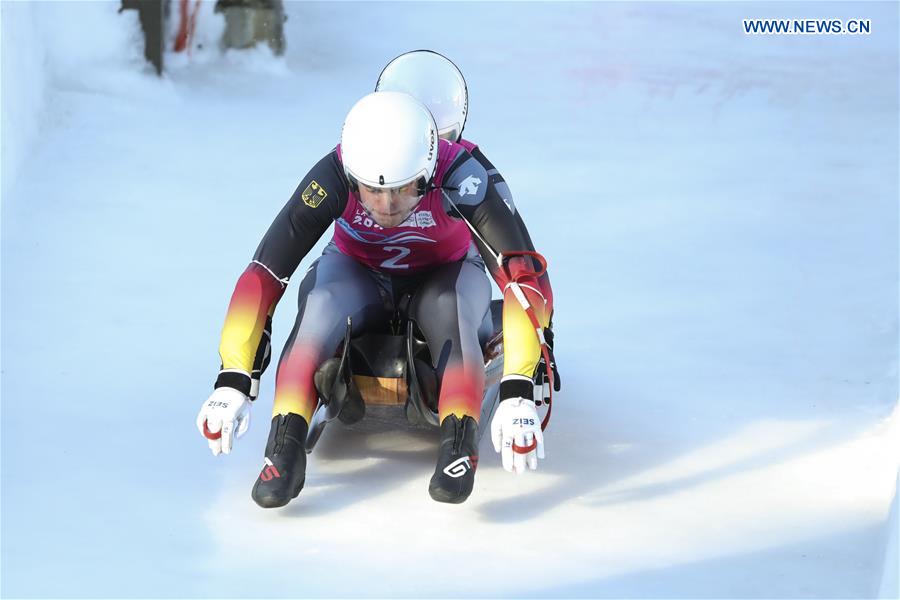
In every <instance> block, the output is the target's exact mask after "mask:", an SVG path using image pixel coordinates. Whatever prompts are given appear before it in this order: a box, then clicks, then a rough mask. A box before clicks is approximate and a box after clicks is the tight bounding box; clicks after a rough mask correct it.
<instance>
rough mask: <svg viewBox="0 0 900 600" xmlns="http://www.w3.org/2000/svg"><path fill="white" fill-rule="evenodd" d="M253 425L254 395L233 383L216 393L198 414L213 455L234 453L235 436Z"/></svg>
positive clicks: (203, 434)
mask: <svg viewBox="0 0 900 600" xmlns="http://www.w3.org/2000/svg"><path fill="white" fill-rule="evenodd" d="M248 427H250V399H249V398H248V397H247V396H245V395H244V394H243V393H241V392H239V391H237V390H236V389H234V388H230V387H220V388H216V390H215V391H214V392H213V393H212V395H211V396H210V397H209V399H208V400H206V402H204V403H203V406H202V407H201V408H200V414H199V415H197V429H198V430H200V435H202V436H203V437H205V438H206V440H207V441H208V442H209V449H210V450H212V453H213V456H218V455H219V454H220V453H223V452H224V453H225V454H230V453H231V448H232V446H233V445H234V440H235V439H237V438H239V437H241V436H242V435H244V432H246V431H247V428H248Z"/></svg>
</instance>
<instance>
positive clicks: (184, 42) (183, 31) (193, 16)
mask: <svg viewBox="0 0 900 600" xmlns="http://www.w3.org/2000/svg"><path fill="white" fill-rule="evenodd" d="M190 3H191V0H178V12H179V16H180V18H181V20H180V22H179V23H178V35H176V36H175V52H183V51H184V50H185V48H186V49H187V51H188V54H190V53H191V42H192V41H193V39H194V29H196V27H197V13H198V12H200V0H195V2H194V10H192V11H189V10H188V9H189V8H190V7H189V6H188V5H189V4H190Z"/></svg>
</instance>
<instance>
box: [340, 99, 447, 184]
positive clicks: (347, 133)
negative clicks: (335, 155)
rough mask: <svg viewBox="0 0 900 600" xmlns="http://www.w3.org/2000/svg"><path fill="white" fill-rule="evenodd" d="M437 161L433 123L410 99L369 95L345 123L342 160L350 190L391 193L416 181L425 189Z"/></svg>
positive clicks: (436, 141)
mask: <svg viewBox="0 0 900 600" xmlns="http://www.w3.org/2000/svg"><path fill="white" fill-rule="evenodd" d="M437 156H438V138H437V127H436V126H435V124H434V119H433V118H432V116H431V113H429V112H428V109H427V108H425V105H423V104H422V103H421V102H419V101H418V100H416V99H415V98H413V97H412V96H410V95H409V94H401V93H399V92H375V93H372V94H369V95H368V96H364V97H363V98H362V99H361V100H360V101H359V102H357V103H356V104H354V105H353V108H351V109H350V112H349V113H347V118H346V119H344V128H343V130H342V131H341V158H342V160H343V163H344V172H345V173H346V174H347V177H348V178H349V179H350V181H351V183H353V184H354V185H355V184H356V183H357V182H358V183H363V184H365V185H368V186H371V187H374V188H395V187H400V186H403V185H406V184H408V183H411V182H413V181H419V182H420V183H421V187H422V188H424V187H425V185H427V184H428V183H429V182H430V181H431V178H432V176H433V175H434V169H435V166H436V165H437ZM423 193H424V192H423Z"/></svg>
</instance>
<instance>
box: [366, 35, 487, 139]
mask: <svg viewBox="0 0 900 600" xmlns="http://www.w3.org/2000/svg"><path fill="white" fill-rule="evenodd" d="M375 91H376V92H387V91H393V92H406V93H407V94H410V95H412V96H413V97H415V98H417V99H418V100H419V101H420V102H422V103H423V104H425V106H427V107H428V110H430V111H431V114H432V115H433V116H434V122H435V123H436V124H437V128H438V134H439V135H440V136H441V137H442V138H444V139H446V140H450V141H451V142H456V141H458V140H459V138H460V136H461V135H462V130H463V127H465V126H466V113H467V112H468V110H469V90H468V89H467V88H466V80H465V79H464V78H463V75H462V73H461V72H460V70H459V69H458V68H457V67H456V65H455V64H453V62H452V61H451V60H450V59H449V58H447V57H446V56H444V55H442V54H438V53H437V52H432V51H431V50H413V51H412V52H407V53H406V54H401V55H400V56H398V57H397V58H395V59H394V60H392V61H391V62H389V63H388V64H387V66H386V67H385V68H384V70H383V71H382V72H381V75H380V76H379V77H378V83H376V84H375Z"/></svg>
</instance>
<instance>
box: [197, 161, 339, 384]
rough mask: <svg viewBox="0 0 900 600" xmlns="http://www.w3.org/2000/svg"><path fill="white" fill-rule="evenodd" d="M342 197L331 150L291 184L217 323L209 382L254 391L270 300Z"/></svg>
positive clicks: (264, 360) (265, 348)
mask: <svg viewBox="0 0 900 600" xmlns="http://www.w3.org/2000/svg"><path fill="white" fill-rule="evenodd" d="M346 203H347V182H346V179H345V177H344V174H343V170H342V168H341V165H340V163H339V161H338V158H337V153H336V152H334V151H332V152H331V153H329V154H328V155H327V156H325V157H324V158H323V159H322V160H320V161H319V162H318V163H317V164H316V165H315V166H314V167H313V168H312V169H311V170H310V171H309V173H307V175H306V177H304V178H303V180H302V181H301V182H300V185H299V186H297V189H296V191H295V192H294V194H293V195H292V196H291V199H290V200H288V202H287V204H285V206H284V208H282V209H281V212H280V213H278V216H276V217H275V220H274V221H273V222H272V225H271V226H270V227H269V230H268V231H267V232H266V234H265V236H263V239H262V241H261V242H260V244H259V247H258V248H257V249H256V253H255V254H254V255H253V261H252V262H251V263H250V265H249V266H248V267H247V269H246V270H245V271H244V273H243V274H242V275H241V276H240V278H239V279H238V282H237V285H236V286H235V288H234V293H233V294H232V296H231V304H230V305H229V306H228V313H227V314H226V316H225V325H224V326H223V328H222V340H221V343H220V344H219V356H220V358H221V359H222V366H221V370H220V371H219V376H218V378H217V380H216V385H215V387H217V388H218V387H221V386H228V387H232V388H235V389H237V390H239V391H241V392H243V393H244V394H246V395H248V396H251V397H255V396H256V393H257V389H256V388H257V386H258V380H259V376H260V375H261V374H262V371H264V370H265V367H266V365H268V362H269V357H270V355H271V349H270V346H269V339H270V337H271V327H272V315H273V313H274V312H275V306H276V305H277V304H278V301H279V300H280V299H281V296H282V295H283V294H284V290H285V288H286V287H287V284H288V280H289V279H290V277H291V275H293V273H294V271H295V270H296V269H297V266H298V265H299V264H300V261H301V260H303V258H304V257H305V256H306V255H307V253H309V251H310V249H311V248H312V247H313V246H314V245H315V244H316V242H317V241H318V240H319V238H320V237H322V235H323V234H324V233H325V232H326V231H327V230H328V227H329V226H330V225H331V223H332V222H333V221H334V220H335V219H337V218H338V217H339V216H340V215H341V213H342V212H343V210H344V207H345V206H346Z"/></svg>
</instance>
